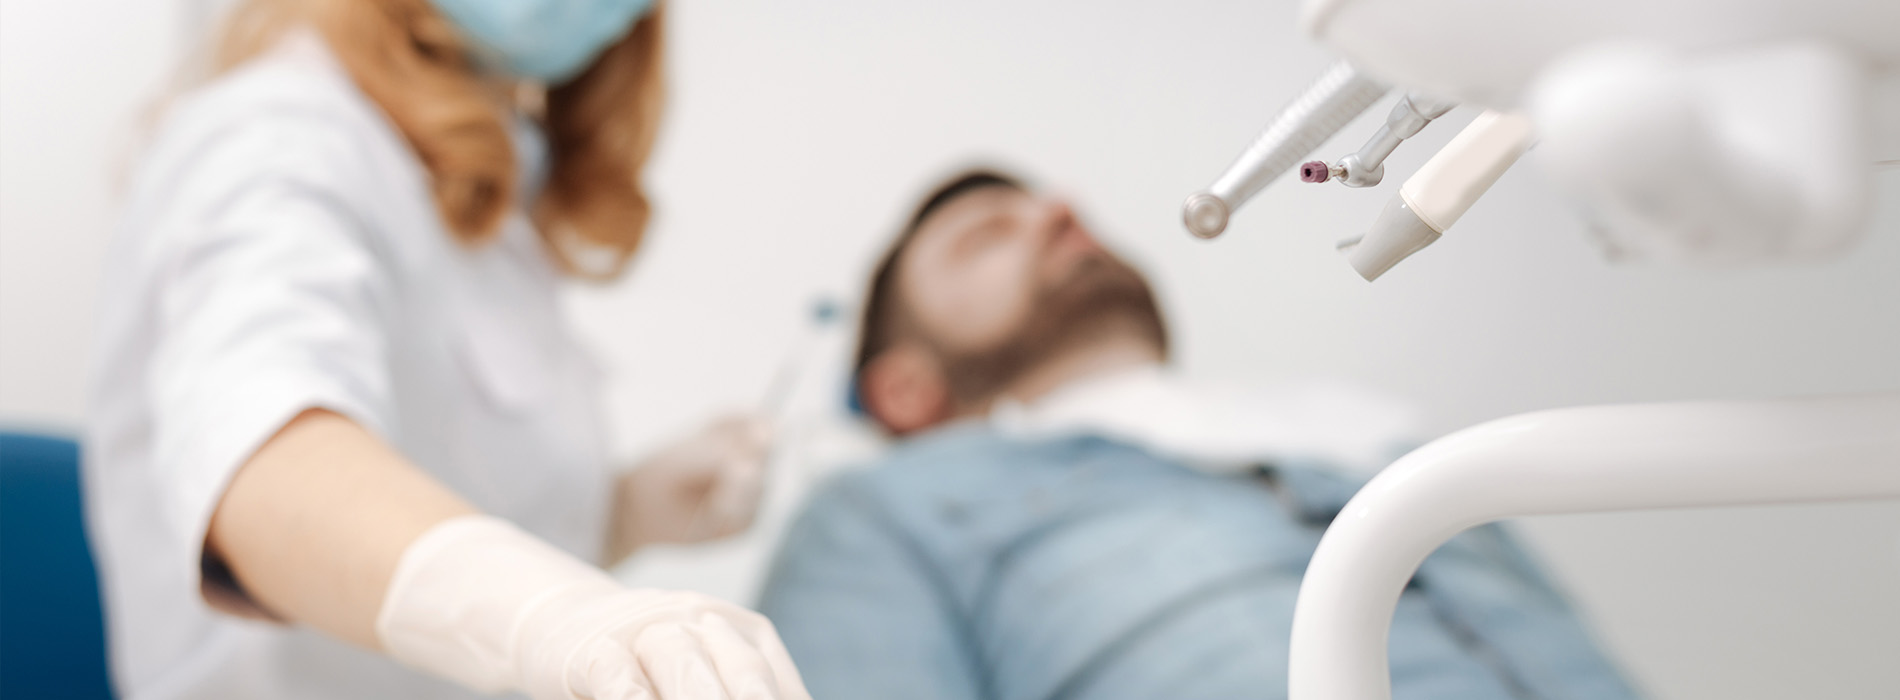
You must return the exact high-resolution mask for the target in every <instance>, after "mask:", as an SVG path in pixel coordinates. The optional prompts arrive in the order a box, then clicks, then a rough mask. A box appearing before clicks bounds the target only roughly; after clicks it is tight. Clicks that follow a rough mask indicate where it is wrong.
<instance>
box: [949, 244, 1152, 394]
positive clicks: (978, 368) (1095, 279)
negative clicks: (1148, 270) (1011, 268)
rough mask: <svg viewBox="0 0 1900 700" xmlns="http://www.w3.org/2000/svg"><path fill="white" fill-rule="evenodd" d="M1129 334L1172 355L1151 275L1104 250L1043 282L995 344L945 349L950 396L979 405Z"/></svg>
mask: <svg viewBox="0 0 1900 700" xmlns="http://www.w3.org/2000/svg"><path fill="white" fill-rule="evenodd" d="M1130 333H1132V334H1134V335H1135V336H1136V337H1137V338H1139V339H1142V340H1144V341H1147V342H1148V343H1150V344H1151V345H1152V346H1153V347H1154V349H1155V352H1156V354H1158V355H1164V356H1165V355H1166V354H1167V349H1168V333H1167V326H1166V324H1165V323H1164V322H1163V321H1162V319H1161V310H1160V308H1159V307H1158V306H1157V305H1156V304H1155V298H1154V292H1153V291H1152V290H1150V289H1149V287H1148V282H1147V280H1144V279H1142V277H1141V273H1139V272H1136V271H1135V269H1134V268H1132V267H1129V266H1128V264H1127V263H1124V262H1122V261H1121V260H1118V259H1116V258H1115V257H1114V256H1112V255H1109V254H1108V253H1106V252H1103V253H1099V254H1095V255H1091V256H1089V257H1088V258H1085V259H1083V260H1081V261H1079V262H1077V264H1076V267H1075V268H1074V271H1073V272H1071V273H1070V274H1069V275H1068V276H1067V277H1065V278H1064V279H1063V280H1062V281H1061V282H1059V283H1056V284H1053V285H1050V286H1046V287H1044V288H1042V289H1041V290H1040V291H1039V292H1038V293H1037V295H1036V299H1035V300H1034V301H1033V303H1032V304H1031V306H1030V312H1029V313H1028V314H1027V315H1025V317H1024V319H1023V323H1022V325H1021V326H1019V327H1018V328H1017V330H1016V332H1015V333H1013V334H1011V335H1010V337H1009V338H1007V339H1006V340H1004V341H1003V342H1002V343H1000V344H999V345H998V346H997V347H995V348H991V349H986V350H979V351H974V352H963V353H945V354H944V358H945V359H944V369H945V371H946V374H947V375H948V376H949V379H950V382H949V383H950V397H951V400H952V401H954V402H955V403H956V404H957V406H958V407H959V408H960V409H977V408H981V407H983V406H986V405H987V404H988V403H989V402H990V401H992V400H994V399H996V398H998V397H999V396H1000V395H1001V394H1003V393H1004V392H1005V391H1007V390H1008V389H1009V388H1010V386H1011V385H1012V384H1014V383H1016V381H1017V380H1019V379H1021V378H1023V377H1024V376H1025V375H1027V374H1029V373H1030V372H1033V371H1035V370H1036V369H1038V368H1040V367H1042V366H1043V365H1045V364H1046V363H1049V362H1051V361H1054V360H1058V359H1061V358H1063V357H1065V356H1066V355H1068V354H1069V353H1074V352H1081V351H1085V350H1087V349H1088V348H1089V347H1091V346H1093V345H1096V344H1098V343H1100V342H1102V341H1104V340H1109V339H1112V338H1113V337H1115V336H1117V335H1121V334H1130Z"/></svg>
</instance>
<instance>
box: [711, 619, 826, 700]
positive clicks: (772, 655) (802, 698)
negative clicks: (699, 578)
mask: <svg viewBox="0 0 1900 700" xmlns="http://www.w3.org/2000/svg"><path fill="white" fill-rule="evenodd" d="M722 620H723V621H724V622H725V623H727V624H728V625H729V626H730V628H731V629H732V630H733V631H734V632H736V633H738V634H739V636H740V637H741V638H742V639H744V641H745V643H746V645H747V646H749V647H751V648H752V649H754V650H756V651H757V653H758V655H759V657H760V658H761V659H763V660H764V661H765V664H766V665H767V666H768V667H770V668H771V669H772V676H773V677H774V678H776V679H777V680H778V688H779V693H780V695H779V697H780V699H781V700H811V693H809V692H807V691H806V690H805V681H804V679H803V678H801V677H799V675H798V667H797V666H796V665H794V664H793V663H792V655H791V652H788V651H786V650H785V642H783V641H781V640H780V639H779V638H778V630H777V629H775V628H773V627H772V622H771V621H770V620H767V619H766V618H765V616H764V615H760V614H758V613H756V612H753V611H751V610H746V609H743V608H737V607H734V608H731V610H730V612H729V613H728V614H726V615H724V616H723V617H722Z"/></svg>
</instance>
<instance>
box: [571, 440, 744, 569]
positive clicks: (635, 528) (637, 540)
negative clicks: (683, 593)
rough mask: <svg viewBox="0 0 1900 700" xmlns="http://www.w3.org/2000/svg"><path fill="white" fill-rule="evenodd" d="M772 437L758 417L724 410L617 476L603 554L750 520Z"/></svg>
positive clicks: (718, 531) (735, 529) (716, 531)
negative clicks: (722, 415)
mask: <svg viewBox="0 0 1900 700" xmlns="http://www.w3.org/2000/svg"><path fill="white" fill-rule="evenodd" d="M772 437H773V429H772V426H771V424H770V423H768V422H767V421H766V420H764V419H762V418H758V417H755V416H745V415H734V416H728V417H726V418H724V419H721V420H719V421H717V422H714V423H713V424H712V425H710V426H707V427H706V428H705V429H704V430H701V431H700V432H699V433H698V434H696V435H693V436H692V437H689V438H687V439H685V440H682V441H680V442H677V443H674V444H672V445H670V446H668V447H667V448H665V449H663V450H661V451H660V452H659V453H657V454H655V455H653V456H652V457H649V458H648V459H647V460H646V461H644V462H642V463H640V465H639V466H637V467H635V468H634V469H633V470H632V471H630V472H628V473H626V474H625V475H622V476H621V477H620V479H619V480H618V481H617V482H616V483H615V488H614V502H613V519H612V530H611V531H610V532H609V533H608V557H607V560H608V561H609V562H613V561H618V560H619V559H620V558H622V557H625V556H626V555H628V554H631V553H632V552H633V551H634V550H637V549H639V548H641V547H644V546H646V545H649V544H656V543H687V542H701V541H705V540H710V539H717V538H720V537H726V536H728V535H733V534H737V533H739V532H742V531H744V530H745V529H746V528H748V527H750V526H751V525H752V520H753V518H754V516H756V515H757V514H758V509H759V501H760V498H761V496H762V495H763V494H764V492H765V466H766V458H767V455H768V453H769V451H770V449H771V445H772Z"/></svg>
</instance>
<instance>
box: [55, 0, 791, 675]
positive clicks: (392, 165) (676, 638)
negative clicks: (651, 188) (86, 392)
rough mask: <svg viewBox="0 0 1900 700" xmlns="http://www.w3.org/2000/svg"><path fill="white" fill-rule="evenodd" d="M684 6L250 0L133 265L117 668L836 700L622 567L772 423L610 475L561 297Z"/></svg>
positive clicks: (702, 609) (114, 449) (588, 244)
mask: <svg viewBox="0 0 1900 700" xmlns="http://www.w3.org/2000/svg"><path fill="white" fill-rule="evenodd" d="M661 14H662V13H661V12H660V11H659V9H658V8H652V7H649V0H247V1H246V2H245V3H244V4H243V6H242V7H240V8H238V9H237V10H236V13H235V14H234V15H233V17H232V20H231V21H230V23H229V24H228V25H227V26H226V27H225V29H224V30H223V32H222V34H221V36H220V37H219V38H218V40H217V42H216V43H215V44H214V46H213V52H212V59H213V67H214V70H213V72H212V73H211V76H210V77H209V78H208V79H207V80H206V81H204V82H203V83H202V84H200V85H198V86H197V87H195V88H194V89H192V90H191V91H189V92H188V93H186V94H184V95H182V96H180V97H179V98H178V99H176V100H174V101H173V102H171V103H170V104H169V105H168V106H167V108H166V110H165V113H164V114H163V117H162V119H161V121H160V123H159V124H158V127H157V130H156V132H155V135H154V139H153V141H152V143H151V144H150V146H149V148H148V150H147V151H146V152H145V153H144V154H143V155H144V160H143V161H142V163H141V164H140V165H139V167H138V169H137V170H136V171H135V172H134V176H133V180H132V181H131V183H130V189H129V192H128V195H129V196H128V200H127V208H126V212H125V218H124V221H123V224H122V226H121V228H120V230H119V231H118V233H117V238H116V240H115V242H114V245H113V248H112V253H111V262H110V263H109V265H110V267H109V272H108V279H109V282H108V285H109V288H108V290H107V294H106V300H105V313H104V317H103V323H104V327H103V329H102V341H103V347H102V348H101V351H100V353H99V357H98V366H97V371H96V374H95V388H94V396H93V407H94V410H95V412H96V415H95V416H94V420H93V421H92V422H91V432H90V434H89V435H88V456H89V460H90V461H89V463H88V466H87V491H88V493H87V497H88V503H89V506H90V516H89V517H90V519H91V520H90V527H91V529H92V533H93V537H94V542H95V546H96V547H97V548H98V551H99V554H100V557H99V559H100V565H101V569H102V571H103V574H104V576H103V578H104V582H105V590H106V602H107V606H108V613H109V615H110V619H111V625H110V626H111V630H110V631H111V639H112V647H113V649H112V651H113V668H114V675H115V681H116V684H117V686H118V689H119V691H120V695H121V696H122V697H124V698H127V699H128V700H160V699H170V698H246V699H249V698H462V697H472V696H473V694H474V693H495V692H502V691H518V692H524V693H526V694H528V695H530V696H532V697H534V698H537V699H540V700H552V699H556V698H559V699H577V698H595V699H598V700H610V699H620V698H650V697H659V698H688V697H691V698H728V697H730V698H805V697H808V696H807V695H806V693H805V691H804V689H803V686H802V684H801V683H800V681H799V678H798V673H797V671H796V670H795V669H794V668H793V667H792V663H791V660H790V659H789V657H787V656H786V654H785V650H784V648H783V647H782V646H781V645H780V643H779V641H778V637H777V635H776V633H775V632H774V631H773V630H772V627H771V625H770V624H769V623H767V622H766V621H765V619H764V618H762V617H760V616H758V615H756V614H753V613H751V612H749V611H746V610H743V609H740V608H738V607H735V606H732V605H729V604H726V603H723V602H720V601H717V600H714V599H711V598H708V597H705V596H700V595H695V594H690V593H679V592H668V591H657V590H636V589H628V588H625V587H623V586H621V585H619V584H618V583H616V582H615V580H614V579H613V578H611V577H609V576H608V575H607V574H605V573H604V572H603V571H602V570H601V569H600V567H599V566H598V563H599V562H602V561H612V560H614V559H617V558H619V557H620V556H623V555H624V554H626V553H627V552H630V551H632V550H633V549H635V548H637V547H639V546H641V545H643V544H646V543H650V542H658V541H691V540H697V539H705V538H708V537H711V536H717V535H722V534H729V533H731V532H734V531H737V530H738V529H741V528H743V527H744V526H745V525H746V524H747V522H748V521H749V519H750V516H751V513H752V510H753V509H754V508H755V507H756V505H757V501H758V488H757V486H758V483H759V478H758V469H759V466H760V462H761V455H762V454H763V438H762V436H761V435H760V434H759V431H758V430H756V428H755V427H754V426H752V425H751V424H749V423H746V422H743V421H740V422H728V423H725V424H722V425H719V426H716V427H715V428H713V429H712V430H709V431H707V432H706V433H704V434H701V435H700V436H698V437H696V438H693V439H691V440H688V441H686V442H685V443H682V444H680V445H678V446H676V447H674V448H672V449H669V450H666V451H663V452H662V453H661V455H660V456H659V457H656V458H654V459H653V460H650V461H649V462H648V463H647V464H644V465H642V466H641V467H639V468H638V469H635V470H633V471H631V472H630V473H629V474H628V475H627V476H624V477H619V478H613V477H611V476H610V475H609V473H608V471H607V470H606V469H605V464H604V461H605V460H604V457H603V455H602V447H601V442H602V441H601V436H600V422H601V420H600V417H599V415H598V414H597V408H596V402H597V398H598V397H597V396H596V395H595V390H596V386H597V384H598V379H597V377H596V376H595V373H594V371H593V369H592V367H591V365H590V364H589V363H588V361H587V359H586V358H585V357H583V355H582V353H581V352H579V350H578V349H577V348H576V347H575V346H574V344H573V343H572V342H571V341H570V339H569V336H568V335H567V334H566V332H565V329H564V328H563V327H562V325H561V323H560V322H559V320H558V319H559V317H560V313H559V310H558V308H557V307H558V304H557V303H556V288H557V285H558V283H559V282H560V280H561V278H562V277H563V276H576V277H592V278H610V277H613V276H615V275H617V274H618V273H619V272H620V270H621V269H622V268H623V267H625V265H626V263H627V261H628V259H629V258H630V256H631V255H632V254H633V252H634V249H635V247H636V246H637V244H638V243H639V241H640V237H641V234H642V232H643V230H644V229H645V226H646V222H647V218H648V205H647V200H646V198H645V197H644V196H643V194H642V192H641V185H640V169H641V167H642V164H643V162H644V161H645V160H646V158H647V154H648V152H649V150H650V149H651V146H652V143H653V138H654V133H655V127H656V124H657V119H658V117H659V115H660V111H661V110H660V106H661V85H660V80H661V73H662V71H661V62H660V61H661V35H662V30H661V27H662V22H661ZM457 686H460V687H457Z"/></svg>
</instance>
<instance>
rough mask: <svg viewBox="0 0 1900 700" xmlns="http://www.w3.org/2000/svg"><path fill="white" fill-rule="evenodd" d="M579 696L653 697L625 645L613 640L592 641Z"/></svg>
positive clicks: (601, 699) (606, 699)
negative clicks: (583, 686) (584, 681)
mask: <svg viewBox="0 0 1900 700" xmlns="http://www.w3.org/2000/svg"><path fill="white" fill-rule="evenodd" d="M585 663H586V664H587V666H586V669H587V672H586V678H587V686H586V687H585V688H576V689H574V690H577V691H579V693H580V695H581V696H582V697H587V698H593V700H656V698H655V696H654V691H653V685H652V683H651V682H649V681H648V679H647V676H646V671H645V670H644V669H642V668H641V667H640V662H639V660H638V659H635V658H634V656H633V652H632V651H631V650H629V649H628V648H627V647H626V645H623V644H621V643H619V642H618V641H616V640H612V639H599V640H595V641H594V643H593V645H592V646H591V647H589V649H588V652H587V660H586V661H585Z"/></svg>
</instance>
